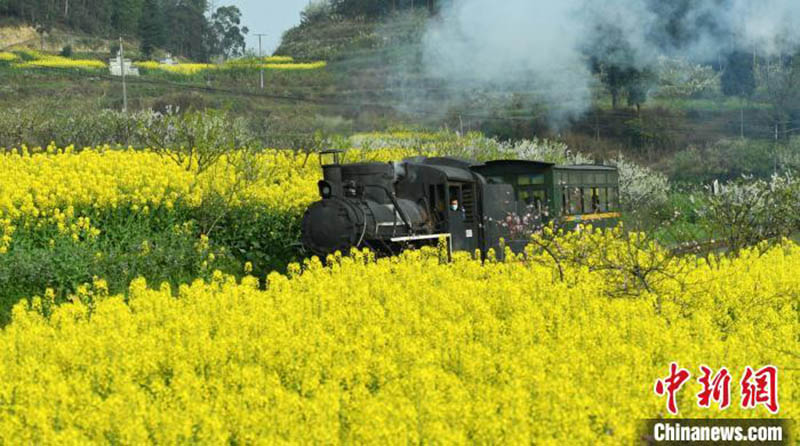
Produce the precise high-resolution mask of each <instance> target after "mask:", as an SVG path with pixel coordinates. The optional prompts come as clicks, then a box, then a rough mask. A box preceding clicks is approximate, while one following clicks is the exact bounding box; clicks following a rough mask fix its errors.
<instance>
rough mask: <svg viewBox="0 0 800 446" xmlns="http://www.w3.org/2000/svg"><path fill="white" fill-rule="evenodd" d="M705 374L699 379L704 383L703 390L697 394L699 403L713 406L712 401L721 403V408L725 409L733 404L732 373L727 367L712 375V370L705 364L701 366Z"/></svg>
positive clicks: (698, 379)
mask: <svg viewBox="0 0 800 446" xmlns="http://www.w3.org/2000/svg"><path fill="white" fill-rule="evenodd" d="M700 371H701V372H703V376H701V377H700V378H697V381H698V382H699V383H700V384H702V385H703V390H701V391H700V393H698V394H697V405H698V406H700V407H706V408H707V407H711V401H716V402H717V403H718V404H719V409H720V410H725V409H727V408H728V406H730V405H731V374H730V373H728V369H726V368H725V367H723V368H721V369H719V372H717V373H716V374H715V375H713V377H712V375H711V372H712V370H711V369H710V368H708V367H706V366H704V365H702V366H700Z"/></svg>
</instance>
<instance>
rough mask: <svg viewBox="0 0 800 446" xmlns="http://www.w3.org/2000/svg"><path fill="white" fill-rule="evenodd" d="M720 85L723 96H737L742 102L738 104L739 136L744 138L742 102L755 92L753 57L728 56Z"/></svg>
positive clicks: (737, 53)
mask: <svg viewBox="0 0 800 446" xmlns="http://www.w3.org/2000/svg"><path fill="white" fill-rule="evenodd" d="M720 84H721V87H722V93H723V94H725V95H726V96H738V97H739V98H741V100H742V101H741V102H740V104H739V136H740V137H741V138H744V100H745V99H749V98H750V97H751V96H753V92H755V90H756V76H755V70H754V64H753V57H752V56H751V55H750V54H747V53H743V52H741V51H733V52H731V53H730V54H728V57H727V64H726V66H725V71H723V72H722V77H721V78H720Z"/></svg>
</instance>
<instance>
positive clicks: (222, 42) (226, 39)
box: [208, 6, 248, 59]
mask: <svg viewBox="0 0 800 446" xmlns="http://www.w3.org/2000/svg"><path fill="white" fill-rule="evenodd" d="M241 23H242V13H241V11H239V8H237V7H236V6H223V7H221V8H218V9H217V10H216V11H214V13H213V14H212V15H211V24H210V27H209V45H208V46H209V50H210V53H211V54H212V55H214V56H222V57H223V58H226V59H227V58H229V57H233V56H240V55H242V54H243V53H244V50H245V46H246V45H245V41H244V36H245V34H247V32H248V29H247V27H246V26H241Z"/></svg>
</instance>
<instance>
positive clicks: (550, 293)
mask: <svg viewBox="0 0 800 446" xmlns="http://www.w3.org/2000/svg"><path fill="white" fill-rule="evenodd" d="M411 154H412V152H409V151H402V150H388V149H382V150H376V151H351V152H348V161H357V160H389V159H398V158H402V157H403V156H405V155H411ZM230 156H237V154H233V155H230ZM222 161H223V162H220V163H217V164H215V165H214V166H212V167H211V168H210V169H209V170H206V171H204V172H202V173H198V172H197V171H196V169H195V168H194V167H189V168H187V166H181V165H178V164H176V163H175V162H174V161H172V160H171V159H170V158H169V157H166V156H162V155H159V154H157V153H154V152H151V151H146V150H145V151H134V150H112V149H110V148H108V147H99V148H94V149H85V150H76V149H75V148H73V147H68V148H66V149H57V148H55V147H48V148H44V149H28V148H21V149H19V150H12V151H8V152H5V153H3V154H1V155H0V171H2V172H3V175H2V176H0V253H2V252H3V250H4V248H6V247H8V246H9V243H10V242H11V240H12V239H13V237H14V234H15V232H16V231H18V230H19V229H20V228H21V227H25V226H27V225H39V224H50V225H55V226H57V227H58V228H59V230H63V231H64V232H67V233H71V234H73V236H74V237H76V238H81V237H92V236H93V235H96V234H97V233H99V232H101V231H102V230H103V228H96V227H94V226H93V223H92V221H93V220H92V218H91V217H92V215H93V214H92V212H94V211H97V212H104V211H108V210H113V209H119V208H124V209H130V210H132V211H135V212H154V211H156V210H160V211H164V210H166V211H169V209H171V208H173V207H174V208H177V207H179V206H188V207H192V206H199V205H200V204H201V202H202V200H203V199H204V197H205V196H206V194H208V193H209V191H220V190H221V191H226V190H230V189H231V188H234V187H235V186H238V185H240V184H241V183H240V182H239V181H238V180H239V179H238V178H237V173H236V171H234V170H233V169H231V168H230V164H229V163H226V162H225V161H226V160H224V159H223V160H222ZM256 164H257V165H259V166H261V167H263V169H262V170H261V171H260V172H261V173H260V176H259V177H258V179H257V181H256V182H255V183H254V184H253V185H252V186H251V187H248V188H246V189H243V190H238V189H237V190H236V191H235V194H234V195H233V199H234V202H239V203H242V204H247V203H258V204H261V205H265V206H267V207H269V208H271V209H274V210H276V211H279V212H292V213H298V212H300V211H301V210H302V209H303V208H304V207H305V206H306V205H307V204H308V203H310V202H311V201H313V200H315V199H316V196H317V191H316V181H317V180H318V179H319V177H320V174H321V172H320V169H319V159H318V157H317V156H316V155H312V156H311V157H310V158H308V159H305V155H304V154H297V155H296V154H293V153H292V152H288V151H279V150H264V151H263V152H261V153H260V154H259V155H258V156H257V158H256ZM625 237H627V236H625V235H622V234H621V232H620V231H619V230H616V231H608V232H606V233H599V232H597V233H596V232H592V231H590V230H585V231H583V232H580V233H570V234H568V235H565V236H563V239H562V240H563V241H562V244H561V246H562V247H563V248H565V249H567V250H570V249H575V250H576V252H577V250H578V248H579V245H580V244H581V243H582V242H583V241H585V240H591V241H592V243H591V244H592V245H593V246H596V247H600V248H601V251H600V252H602V254H603V256H602V257H603V258H604V259H606V260H608V259H611V260H612V261H613V260H614V259H617V258H620V259H622V258H628V257H630V256H631V253H630V251H629V250H627V249H628V247H629V245H627V244H626V238H625ZM203 241H204V242H205V243H207V242H208V239H207V238H203V239H202V240H201V242H203ZM148 249H149V245H143V246H142V251H143V252H144V251H147V250H148ZM664 255H665V253H664V251H662V250H661V249H660V248H658V247H657V246H655V245H653V246H651V247H650V248H647V249H646V250H645V251H641V252H635V256H636V257H637V262H638V263H640V264H641V265H643V266H647V264H648V262H650V263H652V262H662V261H663V260H664ZM595 257H596V256H595V255H594V254H592V253H589V255H588V256H587V257H586V259H585V261H586V264H583V265H582V266H576V265H575V264H567V263H565V264H563V265H560V266H561V268H562V271H561V272H560V273H559V272H558V269H557V267H556V265H554V264H553V263H552V261H551V259H550V258H549V257H548V256H546V255H538V254H534V253H533V252H532V251H529V253H528V255H527V257H525V258H522V257H520V258H511V256H507V258H509V260H508V261H507V262H495V261H487V262H485V263H484V262H481V261H478V260H473V259H472V258H471V257H470V256H469V255H466V254H457V255H456V256H455V258H454V261H453V262H452V263H446V262H443V261H441V260H440V258H441V256H440V255H439V253H437V252H436V251H435V250H426V251H422V252H407V253H405V254H403V255H401V256H399V257H396V258H389V259H380V260H377V261H376V260H375V259H374V258H373V257H372V255H371V254H369V253H360V252H354V253H352V254H351V255H347V256H333V257H331V258H330V259H329V265H328V266H325V267H324V266H322V264H321V262H319V261H318V260H316V259H312V260H307V261H306V262H305V263H304V264H302V265H300V264H293V265H290V266H289V268H288V274H287V275H280V274H277V273H271V274H270V275H269V276H268V277H266V288H260V287H259V281H258V279H257V278H255V277H245V278H244V279H242V280H241V281H239V282H237V280H236V279H235V278H234V277H231V276H226V275H224V274H222V273H219V272H217V273H214V274H213V276H212V277H213V278H212V280H210V281H208V282H203V281H202V280H197V281H195V282H194V283H191V284H184V285H181V286H179V287H176V288H175V289H173V288H172V287H171V286H170V285H168V284H159V283H152V284H146V283H145V282H144V280H141V279H140V280H137V281H135V282H133V283H132V284H131V285H130V288H129V291H128V292H127V293H125V294H123V295H109V292H108V285H107V284H106V282H105V281H104V280H103V278H97V279H95V281H94V283H93V284H87V285H84V286H81V287H79V289H78V292H77V294H76V295H75V296H74V297H73V298H72V299H71V302H68V303H65V304H61V305H56V304H55V303H54V299H55V293H54V291H53V290H41V293H40V297H35V298H33V299H32V300H31V301H30V302H27V301H23V302H21V303H19V304H17V306H16V307H15V308H14V310H13V314H12V322H11V323H10V324H9V325H8V326H6V327H4V328H3V329H2V330H0V443H34V444H43V443H44V444H52V443H63V444H75V443H87V442H103V443H121V444H141V443H159V444H174V443H189V442H192V443H194V442H200V443H206V444H220V443H237V444H241V443H261V444H275V443H288V444H295V443H320V444H332V443H362V442H370V443H381V444H382V443H390V444H407V443H410V442H414V443H421V442H426V443H442V444H452V443H456V444H463V443H470V442H477V443H512V444H520V443H525V444H528V443H537V444H630V443H633V442H635V441H636V439H637V438H638V432H637V429H638V428H639V426H640V425H641V424H640V422H639V420H640V419H643V418H651V417H661V416H664V417H667V416H671V415H669V414H668V412H667V409H666V404H665V399H664V398H659V397H658V396H656V395H655V394H654V391H653V386H654V382H655V380H656V379H658V378H663V377H664V376H666V375H667V374H668V372H669V364H670V363H671V362H676V363H678V364H679V365H680V366H681V367H684V368H687V369H689V370H690V371H691V372H692V374H693V376H692V379H691V381H690V382H688V383H687V384H686V385H685V386H684V387H683V388H682V389H681V391H680V392H679V393H678V401H677V402H678V407H679V409H680V413H679V415H678V416H679V417H685V418H691V417H726V418H736V417H746V418H753V417H771V416H778V417H781V418H794V419H797V418H798V415H800V413H799V412H800V410H799V409H798V402H800V376H798V373H799V372H798V371H799V370H800V299H798V297H799V296H800V275H798V274H797V271H798V270H800V246H797V245H796V244H794V243H791V242H785V243H783V244H781V245H779V246H776V247H774V248H771V249H768V250H767V249H766V248H765V247H759V249H752V250H747V251H744V252H742V253H741V254H740V255H739V256H738V257H736V258H727V257H720V258H716V257H713V256H712V257H711V258H710V259H709V260H705V259H697V258H694V257H685V258H681V259H678V260H676V261H674V262H667V263H666V265H667V266H666V267H665V268H666V270H665V271H662V272H661V273H660V279H659V280H657V281H653V282H652V286H651V289H650V290H649V291H643V290H638V291H635V292H633V293H628V294H625V295H624V296H625V297H620V296H621V295H620V294H619V293H618V292H617V291H618V289H619V287H625V286H627V285H628V283H627V281H628V280H629V277H627V276H626V274H625V273H624V272H621V271H616V270H614V269H608V268H592V264H593V263H592V262H594V261H595V260H594V259H595ZM587 264H588V265H587ZM251 269H252V265H249V264H247V265H245V271H246V272H250V270H251ZM562 275H563V279H562V277H561V276H562ZM262 279H263V278H262ZM631 289H634V290H635V288H631ZM768 364H771V365H775V366H776V367H777V368H778V370H779V387H778V398H779V403H780V412H779V413H778V414H777V415H772V414H770V413H769V412H768V411H767V409H765V408H764V407H761V406H759V407H757V408H755V409H742V408H741V407H740V400H741V396H740V393H739V389H738V380H739V378H740V377H741V373H742V371H743V370H744V368H745V367H746V366H751V367H753V368H754V369H757V368H760V367H762V366H765V365H768ZM701 365H707V366H709V367H711V368H712V369H714V370H718V369H719V368H721V367H726V368H727V369H728V370H730V371H731V373H732V375H733V380H734V381H733V382H732V383H731V398H732V404H731V407H730V408H728V409H726V410H725V411H723V412H720V411H719V410H718V409H717V408H715V407H714V406H713V405H712V408H710V409H704V408H699V407H698V405H697V402H696V396H695V395H696V393H697V392H699V391H700V388H701V386H700V384H698V383H697V381H696V378H697V377H698V374H699V367H700V366H701Z"/></svg>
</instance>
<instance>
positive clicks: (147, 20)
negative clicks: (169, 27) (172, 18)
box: [138, 0, 166, 58]
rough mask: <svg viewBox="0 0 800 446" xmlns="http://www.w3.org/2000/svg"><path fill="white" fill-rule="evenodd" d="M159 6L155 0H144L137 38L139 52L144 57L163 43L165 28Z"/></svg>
mask: <svg viewBox="0 0 800 446" xmlns="http://www.w3.org/2000/svg"><path fill="white" fill-rule="evenodd" d="M163 20H164V19H163V16H162V13H161V6H160V5H159V2H158V1H157V0H145V4H144V8H143V9H142V15H141V19H140V22H139V29H138V31H139V38H140V40H141V46H140V49H141V52H142V55H144V57H146V58H150V57H151V56H152V55H153V51H155V49H156V47H159V46H162V45H164V42H165V32H166V31H165V29H164V21H163Z"/></svg>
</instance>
